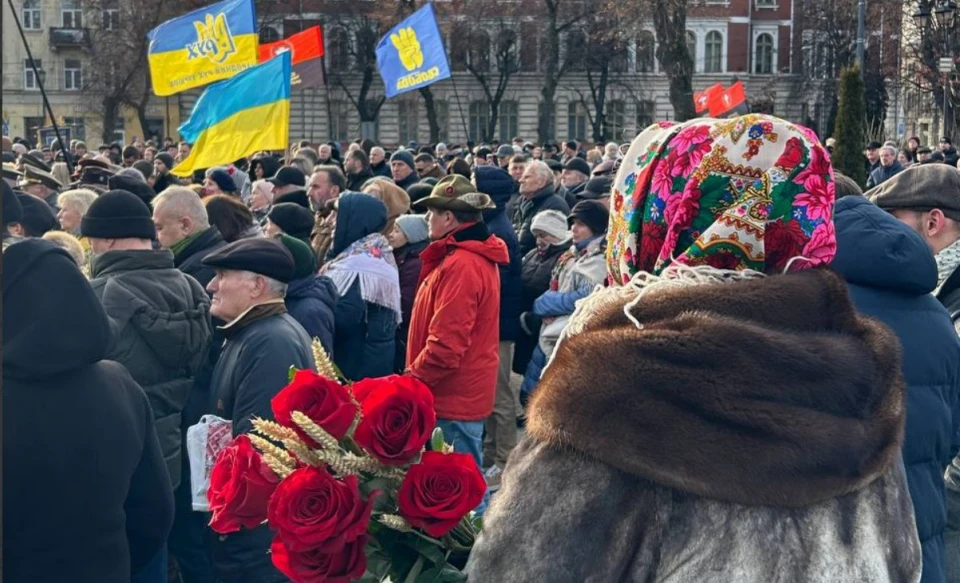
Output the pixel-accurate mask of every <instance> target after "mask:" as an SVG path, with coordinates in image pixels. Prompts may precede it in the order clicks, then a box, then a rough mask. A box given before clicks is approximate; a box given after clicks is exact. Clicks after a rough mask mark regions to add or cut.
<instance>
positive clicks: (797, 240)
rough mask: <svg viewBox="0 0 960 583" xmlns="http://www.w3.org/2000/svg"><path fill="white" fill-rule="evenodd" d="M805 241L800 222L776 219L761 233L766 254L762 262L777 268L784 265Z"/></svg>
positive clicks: (800, 248)
mask: <svg viewBox="0 0 960 583" xmlns="http://www.w3.org/2000/svg"><path fill="white" fill-rule="evenodd" d="M806 242H807V236H806V235H805V234H804V232H803V228H802V227H801V226H800V223H798V222H797V221H794V220H789V221H787V222H783V219H777V220H776V221H774V222H772V223H769V224H768V225H767V229H766V231H764V233H763V247H764V253H765V254H766V258H765V259H764V263H765V264H766V265H767V267H773V268H778V269H780V268H783V267H786V265H787V262H788V261H790V260H791V259H793V258H794V257H796V256H798V255H800V252H801V251H802V250H803V246H804V244H806Z"/></svg>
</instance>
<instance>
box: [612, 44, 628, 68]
mask: <svg viewBox="0 0 960 583" xmlns="http://www.w3.org/2000/svg"><path fill="white" fill-rule="evenodd" d="M629 64H630V50H629V49H628V48H627V45H625V44H624V45H619V46H617V47H616V49H614V51H613V55H612V56H611V57H610V70H612V71H616V72H617V73H625V72H626V71H627V68H628V67H629Z"/></svg>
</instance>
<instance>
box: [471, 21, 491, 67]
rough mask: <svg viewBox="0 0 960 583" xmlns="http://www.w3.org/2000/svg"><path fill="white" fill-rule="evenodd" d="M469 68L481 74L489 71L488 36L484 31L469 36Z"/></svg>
mask: <svg viewBox="0 0 960 583" xmlns="http://www.w3.org/2000/svg"><path fill="white" fill-rule="evenodd" d="M470 66H471V67H473V70H474V71H478V72H482V73H485V72H487V71H489V70H490V35H489V34H487V33H486V32H485V31H482V30H478V31H476V32H475V33H473V34H472V35H471V39H470Z"/></svg>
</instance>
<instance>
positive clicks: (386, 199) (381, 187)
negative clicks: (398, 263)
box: [362, 176, 410, 236]
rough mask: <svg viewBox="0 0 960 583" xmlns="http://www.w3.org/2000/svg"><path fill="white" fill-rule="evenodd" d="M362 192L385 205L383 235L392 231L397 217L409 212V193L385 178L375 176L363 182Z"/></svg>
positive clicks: (387, 234)
mask: <svg viewBox="0 0 960 583" xmlns="http://www.w3.org/2000/svg"><path fill="white" fill-rule="evenodd" d="M362 192H365V193H367V194H372V195H373V196H375V197H377V198H379V199H380V200H381V201H382V202H383V204H385V205H387V226H386V227H384V228H383V234H384V236H389V235H390V233H391V232H392V231H393V224H394V223H395V222H396V220H397V217H399V216H401V215H405V214H407V213H408V212H410V195H409V194H407V192H406V191H405V190H404V189H402V188H400V187H399V186H397V185H396V184H394V183H393V181H391V180H387V179H386V178H380V177H379V176H378V177H375V178H371V179H370V180H368V181H367V182H365V183H364V185H363V188H362Z"/></svg>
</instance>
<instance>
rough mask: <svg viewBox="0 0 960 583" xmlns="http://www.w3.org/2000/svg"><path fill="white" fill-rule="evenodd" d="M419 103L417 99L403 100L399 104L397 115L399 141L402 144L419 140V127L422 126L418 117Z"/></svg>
mask: <svg viewBox="0 0 960 583" xmlns="http://www.w3.org/2000/svg"><path fill="white" fill-rule="evenodd" d="M417 105H418V103H417V102H416V101H412V100H411V101H401V102H400V103H398V104H397V117H398V122H399V132H400V134H399V141H400V143H401V144H406V143H409V142H419V141H420V139H419V138H418V137H417V128H419V126H420V119H419V117H418V115H417V114H418V111H417V110H418V108H417Z"/></svg>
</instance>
